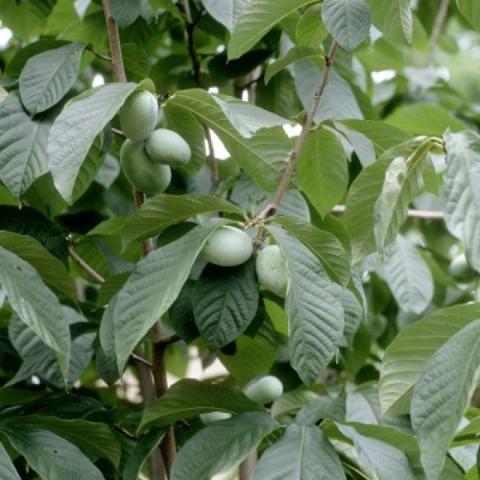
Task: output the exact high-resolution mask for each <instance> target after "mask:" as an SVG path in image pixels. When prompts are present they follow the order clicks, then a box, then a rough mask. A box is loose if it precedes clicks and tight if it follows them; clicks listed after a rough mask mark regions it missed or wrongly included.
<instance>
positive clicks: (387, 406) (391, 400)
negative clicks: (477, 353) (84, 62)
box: [380, 303, 480, 414]
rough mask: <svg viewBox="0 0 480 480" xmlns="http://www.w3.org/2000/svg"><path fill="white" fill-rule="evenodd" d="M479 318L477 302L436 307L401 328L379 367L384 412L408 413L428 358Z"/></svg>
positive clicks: (381, 401) (479, 312)
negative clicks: (423, 316) (414, 389)
mask: <svg viewBox="0 0 480 480" xmlns="http://www.w3.org/2000/svg"><path fill="white" fill-rule="evenodd" d="M478 319H480V305H479V304H476V303H472V304H467V305H456V306H454V307H448V308H443V309H440V310H436V311H434V312H432V313H430V314H429V315H427V316H426V317H425V318H423V319H422V320H420V321H418V322H416V323H414V324H413V325H411V326H409V327H407V328H405V329H403V330H401V331H400V333H399V334H398V335H397V336H396V337H395V339H394V340H393V342H392V343H391V344H390V345H389V346H388V348H387V350H386V351H385V356H384V357H383V361H382V365H381V370H380V403H381V405H382V410H383V411H384V412H387V411H388V412H390V413H392V414H401V413H408V412H409V411H410V399H411V395H412V390H413V387H414V385H415V383H416V382H417V380H418V379H419V377H420V374H421V372H422V370H423V369H424V367H425V365H426V363H427V361H428V360H429V359H430V358H431V357H432V355H433V354H434V353H435V352H436V351H437V350H438V349H439V348H440V347H441V346H442V345H443V344H444V343H445V342H447V341H448V339H449V338H451V337H452V336H453V335H455V334H456V333H457V332H458V331H459V330H461V329H462V328H463V327H465V326H466V325H468V324H469V323H471V322H473V321H474V320H478Z"/></svg>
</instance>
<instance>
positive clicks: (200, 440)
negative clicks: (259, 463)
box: [171, 412, 278, 480]
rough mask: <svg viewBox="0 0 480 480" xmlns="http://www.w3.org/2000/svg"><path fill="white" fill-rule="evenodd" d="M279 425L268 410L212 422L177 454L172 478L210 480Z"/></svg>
mask: <svg viewBox="0 0 480 480" xmlns="http://www.w3.org/2000/svg"><path fill="white" fill-rule="evenodd" d="M277 426H278V424H277V422H276V421H275V420H273V419H272V418H271V417H270V415H267V414H265V413H254V412H250V413H241V414H239V415H236V416H235V417H232V418H230V419H228V420H222V421H219V422H215V423H212V424H211V425H208V426H207V427H205V428H203V429H202V430H200V431H199V432H198V433H196V434H195V435H194V436H193V437H192V438H190V440H188V441H187V442H186V443H185V445H184V446H183V448H182V449H181V450H180V453H179V454H178V455H177V457H176V459H175V462H174V464H173V467H172V474H171V480H192V472H195V480H210V479H211V478H212V476H213V475H215V474H216V473H220V472H225V471H227V470H229V469H230V468H232V467H234V466H235V465H236V464H237V463H239V462H240V461H241V460H243V459H244V458H245V457H246V456H247V455H248V454H249V453H250V451H251V450H252V449H254V448H255V447H256V446H257V445H258V444H259V443H260V442H261V440H262V439H263V438H264V437H265V436H266V435H268V434H269V433H271V432H272V431H273V430H274V429H275V428H277Z"/></svg>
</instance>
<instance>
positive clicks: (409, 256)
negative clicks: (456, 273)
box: [381, 235, 434, 314]
mask: <svg viewBox="0 0 480 480" xmlns="http://www.w3.org/2000/svg"><path fill="white" fill-rule="evenodd" d="M381 273H382V275H383V277H384V278H385V280H386V281H387V283H388V286H389V288H390V290H391V292H392V294H393V296H394V297H395V300H396V301H397V303H398V306H399V307H400V309H401V310H403V311H405V312H413V313H417V314H420V313H422V312H424V311H425V309H426V308H427V307H428V306H429V305H430V302H431V301H432V298H433V288H434V286H433V277H432V273H431V271H430V269H429V268H428V265H427V264H426V263H425V261H424V260H423V258H422V256H421V255H420V254H419V253H418V252H417V249H416V248H415V246H414V245H412V244H411V243H410V242H409V241H408V240H407V239H406V238H405V237H402V236H401V235H398V236H397V238H396V239H395V241H394V242H393V243H391V244H390V245H389V247H388V248H387V250H386V258H385V261H384V264H383V265H382V268H381Z"/></svg>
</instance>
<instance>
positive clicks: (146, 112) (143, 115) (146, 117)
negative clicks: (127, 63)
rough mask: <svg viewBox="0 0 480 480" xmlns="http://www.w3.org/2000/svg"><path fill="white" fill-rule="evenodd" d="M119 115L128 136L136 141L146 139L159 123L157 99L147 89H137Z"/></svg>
mask: <svg viewBox="0 0 480 480" xmlns="http://www.w3.org/2000/svg"><path fill="white" fill-rule="evenodd" d="M118 115H119V117H120V127H121V128H122V130H123V133H124V134H125V135H126V137H127V138H129V139H130V140H134V141H140V140H145V139H146V138H148V137H149V136H150V134H151V133H152V132H153V130H154V129H155V126H156V124H157V120H158V103H157V99H156V98H155V95H153V94H152V93H150V92H147V91H146V90H137V91H135V92H133V93H132V94H131V95H130V96H129V97H128V98H127V100H126V102H125V103H124V105H123V107H122V108H121V109H120V112H119V114H118Z"/></svg>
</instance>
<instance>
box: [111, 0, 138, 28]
mask: <svg viewBox="0 0 480 480" xmlns="http://www.w3.org/2000/svg"><path fill="white" fill-rule="evenodd" d="M141 9H142V2H141V0H110V10H111V12H112V17H113V18H114V20H115V21H116V22H117V23H118V26H119V27H120V28H125V27H128V26H129V25H131V24H132V23H133V22H134V21H135V20H136V19H137V18H138V16H139V15H140V12H141Z"/></svg>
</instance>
